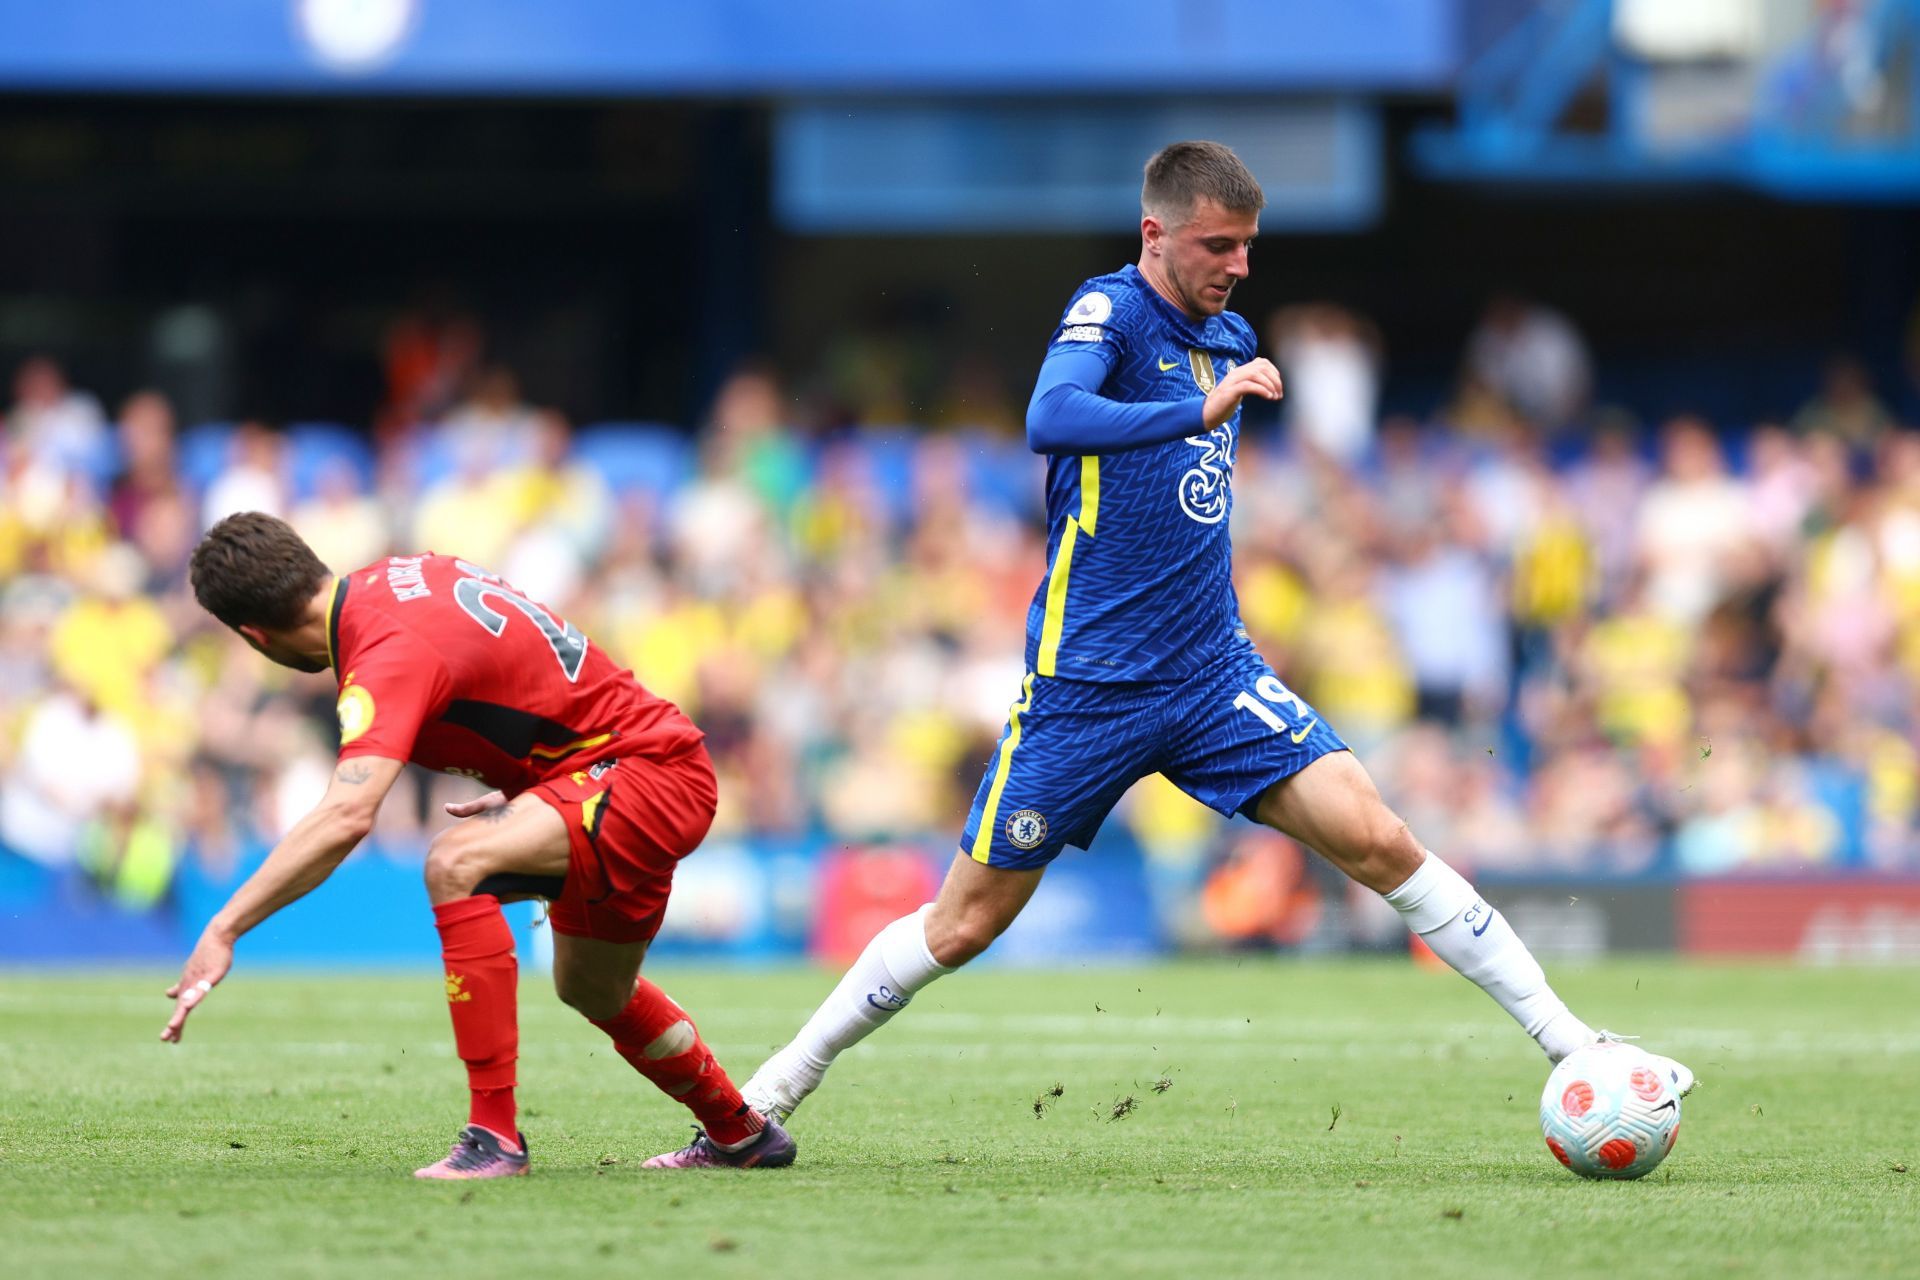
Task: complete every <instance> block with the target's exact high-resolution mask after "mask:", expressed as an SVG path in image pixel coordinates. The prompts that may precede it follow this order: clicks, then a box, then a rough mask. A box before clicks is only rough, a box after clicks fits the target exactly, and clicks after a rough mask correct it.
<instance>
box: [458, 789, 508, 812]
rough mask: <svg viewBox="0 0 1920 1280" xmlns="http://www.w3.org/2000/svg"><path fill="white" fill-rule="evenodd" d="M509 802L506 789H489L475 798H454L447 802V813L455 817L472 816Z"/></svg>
mask: <svg viewBox="0 0 1920 1280" xmlns="http://www.w3.org/2000/svg"><path fill="white" fill-rule="evenodd" d="M506 802H507V795H506V792H504V791H489V792H487V794H485V795H483V796H481V797H479V798H478V799H474V800H454V801H450V802H449V803H448V804H447V813H448V815H449V816H451V817H455V818H471V817H472V816H473V815H474V814H476V813H485V812H486V811H487V810H489V809H498V808H499V807H500V806H501V805H503V804H505V803H506Z"/></svg>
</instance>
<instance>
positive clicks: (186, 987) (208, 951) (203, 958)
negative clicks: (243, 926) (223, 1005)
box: [160, 932, 233, 1044]
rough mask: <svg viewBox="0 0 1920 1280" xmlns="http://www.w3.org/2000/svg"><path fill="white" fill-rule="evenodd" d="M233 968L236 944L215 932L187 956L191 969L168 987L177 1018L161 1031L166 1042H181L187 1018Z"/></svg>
mask: <svg viewBox="0 0 1920 1280" xmlns="http://www.w3.org/2000/svg"><path fill="white" fill-rule="evenodd" d="M231 968H233V943H232V942H230V941H228V940H227V939H225V938H222V937H219V936H217V935H215V934H213V933H211V932H208V933H203V934H201V935H200V941H199V942H197V943H195V944H194V948H193V954H192V955H190V956H188V957H187V967H186V968H184V969H182V970H181V971H180V980H179V981H178V982H176V983H174V984H173V985H172V986H170V987H168V988H167V996H168V998H170V999H171V1000H173V1001H174V1005H173V1016H172V1017H171V1018H168V1019H167V1025H166V1027H165V1029H164V1030H162V1031H161V1032H160V1038H161V1039H162V1040H166V1041H169V1042H171V1043H173V1044H178V1043H179V1042H180V1030H181V1028H182V1027H184V1026H186V1025H187V1015H188V1014H190V1013H192V1012H193V1010H194V1007H195V1006H196V1005H198V1004H199V1003H200V1002H201V1001H202V1000H205V999H206V998H207V993H208V992H210V991H212V990H213V989H214V988H215V987H216V986H218V985H219V984H220V979H222V978H224V977H226V976H227V970H229V969H231Z"/></svg>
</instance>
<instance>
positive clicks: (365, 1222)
mask: <svg viewBox="0 0 1920 1280" xmlns="http://www.w3.org/2000/svg"><path fill="white" fill-rule="evenodd" d="M652 972H653V976H654V977H655V978H656V980H658V981H660V982H661V983H663V985H665V986H667V988H668V989H669V990H670V991H672V992H673V993H674V994H675V995H676V996H677V997H678V998H679V999H680V1000H681V1001H682V1002H683V1003H684V1004H686V1005H687V1006H688V1007H689V1008H690V1009H691V1010H693V1012H694V1013H695V1015H696V1017H697V1018H698V1019H699V1020H700V1022H701V1023H702V1025H703V1027H704V1028H705V1029H706V1032H707V1034H708V1037H709V1039H710V1041H711V1042H712V1043H713V1044H714V1046H715V1048H716V1050H717V1051H718V1052H719V1053H720V1055H721V1058H722V1060H723V1061H724V1062H725V1063H726V1064H727V1065H728V1067H729V1069H730V1070H732V1071H733V1072H734V1073H735V1075H736V1078H740V1079H744V1078H745V1076H746V1075H747V1074H748V1073H749V1072H750V1071H751V1069H752V1067H753V1066H754V1065H755V1064H756V1063H757V1062H758V1060H759V1058H760V1057H761V1055H762V1054H763V1053H764V1052H765V1051H766V1050H767V1049H768V1048H770V1047H772V1046H773V1045H774V1044H775V1043H777V1042H778V1041H780V1040H782V1039H784V1038H785V1036H786V1035H787V1034H788V1033H790V1032H791V1030H792V1029H793V1028H794V1027H795V1026H796V1025H797V1024H798V1022H799V1021H800V1019H801V1018H802V1017H803V1016H804V1014H805V1013H806V1012H807V1011H808V1010H810V1009H811V1008H812V1006H813V1004H814V1003H815V1001H816V1000H817V999H818V998H819V996H820V995H821V994H823V993H824V991H825V990H826V988H827V986H828V985H829V983H830V978H829V976H828V975H826V974H824V973H819V972H811V971H779V972H773V973H751V972H732V973H729V972H713V971H702V972H679V971H675V970H674V969H672V968H671V967H669V966H664V965H662V966H657V967H656V968H655V969H654V970H652ZM1557 977H1558V979H1559V985H1560V989H1561V991H1562V993H1563V994H1564V995H1566V996H1567V997H1568V998H1569V999H1570V1000H1571V1001H1572V1003H1573V1004H1574V1006H1575V1008H1577V1009H1579V1010H1581V1011H1582V1012H1583V1013H1585V1014H1586V1016H1588V1017H1591V1018H1598V1019H1600V1020H1601V1021H1603V1022H1604V1023H1606V1024H1607V1025H1609V1026H1612V1027H1613V1028H1615V1029H1616V1030H1621V1031H1626V1032H1636V1033H1641V1034H1643V1035H1645V1036H1646V1038H1647V1042H1648V1044H1649V1045H1651V1046H1655V1047H1658V1048H1660V1049H1663V1050H1667V1051H1670V1052H1673V1053H1675V1054H1678V1055H1681V1056H1683V1057H1685V1058H1686V1059H1687V1060H1688V1061H1690V1062H1691V1063H1692V1064H1693V1065H1694V1067H1695V1068H1696V1069H1697V1070H1698V1071H1699V1073H1700V1075H1701V1077H1702V1080H1703V1083H1702V1085H1701V1087H1700V1090H1699V1092H1697V1093H1696V1094H1695V1095H1694V1096H1693V1097H1692V1098H1690V1099H1689V1100H1688V1101H1687V1103H1686V1104H1685V1115H1684V1120H1683V1123H1682V1126H1681V1132H1680V1140H1679V1143H1678V1144H1677V1146H1676V1148H1675V1151H1674V1154H1673V1155H1672V1156H1671V1157H1670V1158H1669V1159H1668V1160H1667V1162H1666V1164H1665V1165H1664V1166H1663V1167H1662V1168H1660V1169H1659V1170H1657V1171H1656V1172H1655V1173H1654V1174H1653V1175H1652V1176H1651V1177H1650V1178H1648V1179H1646V1180H1645V1181H1643V1182H1638V1183H1588V1182H1582V1181H1580V1180H1578V1179H1576V1178H1574V1177H1573V1176H1572V1175H1570V1174H1568V1173H1567V1172H1565V1171H1564V1170H1562V1169H1561V1168H1560V1167H1559V1166H1558V1165H1556V1164H1555V1163H1554V1162H1553V1160H1552V1159H1551V1157H1550V1156H1549V1155H1548V1153H1547V1151H1546V1150H1545V1148H1544V1146H1543V1145H1542V1143H1541V1140H1540V1136H1539V1131H1538V1127H1537V1123H1536V1118H1535V1109H1536V1106H1537V1103H1538V1099H1539V1093H1540V1088H1541V1086H1542V1084H1543V1083H1544V1081H1545V1079H1546V1073H1547V1064H1546V1062H1545V1060H1544V1059H1542V1058H1541V1057H1540V1056H1539V1054H1538V1053H1537V1051H1536V1050H1535V1049H1534V1048H1533V1046H1532V1045H1531V1044H1529V1043H1528V1042H1527V1041H1526V1039H1525V1038H1524V1037H1523V1036H1522V1035H1521V1034H1520V1032H1519V1031H1518V1030H1517V1029H1516V1028H1515V1027H1514V1026H1513V1025H1512V1024H1511V1023H1510V1022H1509V1021H1508V1020H1507V1018H1506V1016H1505V1015H1504V1014H1502V1013H1501V1012H1500V1011H1499V1010H1498V1009H1497V1008H1496V1007H1495V1006H1494V1005H1493V1004H1492V1003H1491V1002H1489V1001H1488V1000H1487V999H1486V998H1485V997H1484V996H1483V995H1481V994H1480V993H1479V992H1478V991H1476V990H1474V989H1473V988H1472V987H1471V986H1469V985H1468V984H1466V983H1465V982H1462V981H1460V980H1459V979H1458V978H1455V977H1453V976H1452V975H1449V974H1435V973H1428V972H1423V971H1417V970H1415V969H1413V968H1412V967H1410V966H1409V965H1407V964H1405V963H1403V962H1395V961H1375V962H1352V963H1294V962H1287V961H1278V960H1269V959H1256V958H1247V959H1245V960H1241V961H1238V962H1236V961H1234V960H1223V961H1216V962H1210V963H1195V964H1180V965H1167V966H1155V967H1147V968H1130V969H1096V968H1085V969H1076V970H1070V971H1068V972H1065V973H1060V974H1038V973H1024V972H1022V973H1015V972H993V971H980V972H975V973H965V974H961V975H957V976H955V977H953V978H951V979H948V980H946V981H943V982H941V983H939V984H938V985H937V986H935V987H932V988H930V989H929V990H928V991H926V992H925V993H924V994H923V995H922V996H921V997H920V998H919V999H918V1000H916V1001H915V1003H914V1006H913V1008H912V1009H911V1010H909V1011H908V1012H906V1013H905V1014H903V1015H902V1016H901V1017H900V1018H898V1019H897V1020H896V1021H895V1023H894V1025H893V1026H891V1027H890V1028H888V1029H887V1030H886V1031H885V1032H883V1033H881V1034H880V1035H879V1036H877V1037H875V1038H874V1039H873V1040H871V1041H869V1042H868V1043H867V1044H866V1045H863V1046H861V1047H860V1048H859V1049H857V1050H855V1051H853V1052H852V1053H850V1054H848V1055H847V1056H846V1057H845V1058H844V1059H843V1060H842V1061H841V1063H840V1065H839V1066H838V1067H836V1068H835V1071H834V1075H833V1077H832V1078H831V1079H830V1080H829V1082H828V1085H827V1087H826V1088H825V1089H824V1090H823V1091H822V1092H821V1093H820V1094H819V1095H818V1096H816V1097H815V1098H814V1099H813V1101H811V1102H810V1103H809V1104H808V1105H807V1107H806V1108H805V1109H803V1110H802V1111H801V1113H800V1114H799V1115H798V1116H797V1117H796V1120H795V1128H794V1131H795V1134H796V1136H797V1137H798V1139H799V1141H800V1144H801V1145H800V1163H799V1164H798V1165H797V1166H796V1167H794V1168H793V1169H791V1170H787V1171H784V1172H758V1173H733V1172H731V1171H728V1172H717V1173H704V1174H687V1173H679V1174H675V1173H657V1172H648V1171H643V1170H642V1169H641V1168H640V1167H639V1166H640V1162H641V1161H642V1160H644V1159H645V1158H646V1157H647V1156H649V1155H651V1154H653V1153H654V1152H656V1151H659V1150H663V1149H666V1148H668V1147H672V1146H678V1145H680V1143H681V1142H682V1140H683V1139H684V1138H685V1136H686V1134H687V1129H686V1127H685V1122H684V1114H683V1113H682V1112H681V1111H680V1109H679V1108H678V1107H675V1106H673V1105H671V1104H669V1103H668V1102H667V1101H666V1100H665V1099H664V1098H662V1097H660V1096H659V1095H657V1094H655V1093H654V1092H653V1091H652V1090H651V1089H650V1088H648V1087H647V1086H646V1084H645V1083H644V1082H643V1081H641V1080H640V1079H639V1078H638V1077H637V1076H635V1075H634V1074H633V1073H632V1072H631V1071H630V1070H629V1069H628V1068H627V1067H626V1065H625V1064H624V1063H623V1062H621V1061H620V1059H619V1058H617V1057H616V1056H614V1054H613V1053H612V1051H611V1048H610V1046H608V1045H607V1044H606V1043H605V1042H604V1041H603V1040H602V1039H601V1038H600V1036H599V1033H598V1032H596V1031H595V1030H594V1029H593V1028H592V1027H590V1026H588V1025H586V1024H585V1023H584V1022H582V1021H581V1020H580V1019H579V1018H578V1017H576V1016H575V1015H573V1014H571V1013H570V1012H569V1011H567V1010H565V1009H564V1008H562V1007H561V1006H560V1005H559V1003H558V1002H557V1001H556V1000H555V999H554V997H553V995H552V993H551V991H550V990H548V989H546V987H545V983H544V980H543V979H540V978H537V977H531V976H530V977H529V978H528V979H527V981H526V984H525V988H524V993H523V1003H524V1005H525V1008H524V1009H523V1012H522V1036H523V1041H524V1048H523V1056H522V1058H521V1066H520V1079H521V1091H520V1096H521V1100H522V1106H523V1108H524V1111H525V1118H524V1124H525V1128H526V1131H527V1134H528V1138H529V1141H530V1143H531V1145H532V1150H533V1156H534V1162H535V1172H534V1176H533V1177H531V1178H527V1179H524V1180H516V1181H512V1182H505V1183H489V1184H484V1185H477V1186H474V1185H464V1186H463V1185H458V1184H454V1185H420V1184H416V1183H414V1182H413V1181H412V1180H411V1179H410V1178H409V1177H408V1176H407V1175H408V1173H409V1171H410V1170H411V1169H413V1168H414V1167H415V1166H416V1165H419V1164H422V1163H426V1162H427V1161H429V1160H431V1159H434V1158H436V1157H437V1156H439V1155H440V1154H442V1153H443V1152H444V1150H445V1148H446V1144H447V1143H448V1142H449V1141H450V1140H451V1139H452V1136H453V1133H454V1131H455V1129H456V1128H457V1127H458V1125H459V1124H460V1122H461V1120H462V1119H463V1117H464V1111H463V1109H462V1106H463V1101H464V1093H463V1089H462V1084H463V1078H462V1075H461V1072H460V1067H459V1064H458V1062H457V1061H455V1059H454V1058H453V1056H452V1049H451V1036H450V1034H449V1032H448V1029H447V1019H446V1014H445V1012H444V1011H443V1009H442V1008H441V1001H440V1000H439V998H438V988H439V982H438V974H437V973H434V972H422V973H420V974H418V975H415V976H412V977H405V978H399V977H361V976H342V977H331V978H311V977H292V976H286V975H273V974H266V973H261V972H258V971H254V970H249V969H248V968H247V967H246V965H245V949H244V947H243V948H242V953H241V967H240V968H239V969H238V970H237V971H236V973H235V974H234V976H233V977H232V978H231V979H230V980H229V981H228V982H227V983H226V984H225V985H224V986H223V987H222V988H221V989H220V990H219V991H218V992H217V993H216V994H215V995H214V997H213V998H212V999H211V1000H210V1001H209V1002H208V1004H207V1005H206V1006H205V1007H203V1008H202V1009H201V1010H200V1011H199V1012H198V1013H196V1014H195V1016H194V1018H193V1020H192V1021H191V1022H190V1023H189V1024H188V1028H187V1041H186V1043H185V1044H184V1045H182V1046H180V1047H178V1048H170V1047H168V1046H164V1045H162V1044H160V1043H158V1042H157V1041H156V1040H155V1038H154V1037H155V1035H156V1034H157V1032H158V1031H159V1029H160V1026H161V1024H162V1022H163V1021H164V1020H165V1016H166V1013H167V1010H168V1007H169V1005H168V1002H167V1001H166V1000H164V999H163V998H162V997H161V995H160V992H161V990H162V988H163V987H164V986H165V985H166V978H165V976H163V975H159V974H152V973H147V974H137V975H97V974H95V975H86V976H62V975H47V974H34V973H19V972H15V973H4V974H0V1273H4V1274H5V1275H7V1276H9V1277H23V1278H24V1277H39V1276H59V1277H62V1278H63V1280H73V1278H75V1277H82V1276H89V1277H91V1276H142V1277H151V1276H176V1275H177V1276H209V1275H246V1276H352V1277H356V1278H357V1277H378V1276H406V1277H423V1276H439V1275H460V1276H549V1275H564V1276H572V1275H581V1276H594V1277H607V1276H613V1275H644V1274H653V1275H678V1274H689V1273H691V1274H698V1275H702V1276H708V1275H711V1276H735V1275H738V1276H813V1275H825V1274H832V1275H835V1276H837V1277H841V1278H843V1280H844V1278H846V1277H853V1276H865V1275H875V1276H889V1277H933V1276H965V1277H970V1278H981V1277H988V1276H993V1277H999V1276H1018V1275H1032V1276H1049V1277H1059V1276H1152V1277H1155V1278H1156V1280H1170V1278H1175V1277H1188V1276H1201V1277H1206V1278H1207V1280H1217V1278H1221V1277H1230V1276H1254V1275H1262V1276H1267V1275H1302V1276H1410V1277H1418V1278H1421V1280H1425V1278H1426V1277H1452V1276H1460V1277H1474V1278H1475V1280H1486V1278H1488V1277H1496V1276H1547V1277H1554V1278H1556V1280H1557V1278H1559V1277H1576V1276H1605V1277H1609V1278H1614V1277H1618V1276H1620V1275H1622V1274H1645V1275H1655V1276H1662V1277H1666V1276H1726V1275H1736V1276H1790V1277H1796V1278H1797V1277H1806V1276H1873V1275H1896V1274H1897V1275H1911V1274H1913V1268H1914V1265H1915V1263H1914V1259H1915V1256H1916V1253H1917V1252H1920V970H1916V969H1820V970H1795V969H1789V968H1781V967H1773V966H1761V965H1748V966H1719V967H1707V966H1700V965H1682V964H1676V963H1675V962H1673V961H1671V960H1667V959H1653V958H1647V959H1638V960H1636V959H1631V958H1628V959H1621V960H1616V961H1612V962H1610V963H1608V964H1605V965H1601V966H1596V967H1592V968H1579V969H1572V968H1563V969H1562V970H1561V971H1560V972H1559V973H1558V974H1557ZM1056 1085H1057V1086H1059V1088H1060V1090H1061V1092H1060V1094H1059V1096H1058V1097H1057V1098H1055V1097H1050V1096H1048V1095H1049V1094H1050V1093H1051V1091H1052V1090H1053V1089H1054V1088H1055V1086H1056ZM1128 1098H1131V1099H1132V1100H1133V1103H1132V1105H1131V1107H1130V1108H1129V1107H1128V1105H1127V1103H1126V1102H1125V1100H1126V1099H1128ZM1336 1108H1337V1109H1338V1118H1337V1121H1336V1119H1335V1109H1336ZM1036 1109H1038V1111H1039V1112H1040V1114H1036ZM1119 1112H1125V1114H1117V1113H1119ZM682 1268H687V1269H690V1270H689V1271H683V1270H682Z"/></svg>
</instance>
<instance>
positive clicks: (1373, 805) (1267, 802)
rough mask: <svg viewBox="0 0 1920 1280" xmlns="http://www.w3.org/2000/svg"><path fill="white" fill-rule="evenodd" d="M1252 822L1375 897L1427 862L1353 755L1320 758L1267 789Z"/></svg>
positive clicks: (1400, 882)
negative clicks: (1301, 846)
mask: <svg viewBox="0 0 1920 1280" xmlns="http://www.w3.org/2000/svg"><path fill="white" fill-rule="evenodd" d="M1254 817H1255V818H1256V819H1257V820H1258V821H1260V822H1263V823H1265V824H1266V825H1267V826H1269V827H1272V828H1274V829H1275V830H1276V831H1281V832H1284V833H1285V834H1287V835H1289V836H1292V837H1293V838H1294V839H1296V840H1298V841H1300V842H1301V843H1302V844H1304V845H1307V846H1308V847H1309V848H1312V849H1314V850H1316V851H1318V852H1319V853H1320V855H1321V856H1322V857H1324V858H1326V859H1327V861H1329V862H1331V863H1333V865H1334V866H1336V867H1338V868H1340V870H1341V871H1343V872H1345V873H1346V874H1347V875H1348V876H1349V877H1351V878H1352V879H1354V880H1357V881H1358V882H1360V883H1361V884H1363V885H1365V886H1366V887H1367V888H1369V889H1372V890H1374V891H1375V892H1377V893H1386V892H1388V891H1389V890H1392V889H1395V888H1398V887H1399V886H1400V885H1401V884H1403V883H1405V881H1406V879H1407V877H1408V876H1410V875H1412V874H1413V873H1414V872H1415V871H1416V870H1418V869H1419V866H1420V862H1421V860H1422V859H1424V858H1425V857H1426V850H1425V849H1424V848H1422V847H1421V845H1420V842H1419V841H1418V840H1416V839H1415V838H1414V836H1413V833H1412V831H1410V830H1409V829H1408V828H1407V824H1406V823H1405V822H1404V821H1402V820H1401V818H1400V816H1399V815H1398V814H1396V813H1394V811H1393V810H1392V809H1390V808H1388V807H1387V804H1386V801H1384V800H1382V799H1381V798H1380V792H1379V790H1378V789H1377V788H1375V787H1374V785H1373V779H1372V778H1371V777H1369V776H1368V775H1367V771H1366V769H1365V768H1363V767H1362V766H1361V764H1360V762H1359V760H1357V759H1355V758H1354V755H1353V753H1352V752H1351V751H1338V752H1334V753H1332V754H1330V755H1326V756H1322V757H1320V758H1319V759H1317V760H1315V761H1314V762H1313V763H1311V764H1309V765H1308V766H1307V767H1306V768H1304V769H1302V770H1300V771H1299V772H1298V773H1295V774H1293V775H1291V776H1289V777H1286V778H1283V779H1281V780H1280V781H1278V782H1276V783H1274V784H1273V785H1272V786H1270V787H1268V788H1267V790H1266V791H1265V792H1263V793H1262V794H1261V796H1260V797H1259V799H1258V801H1257V803H1256V806H1255V812H1254Z"/></svg>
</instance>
